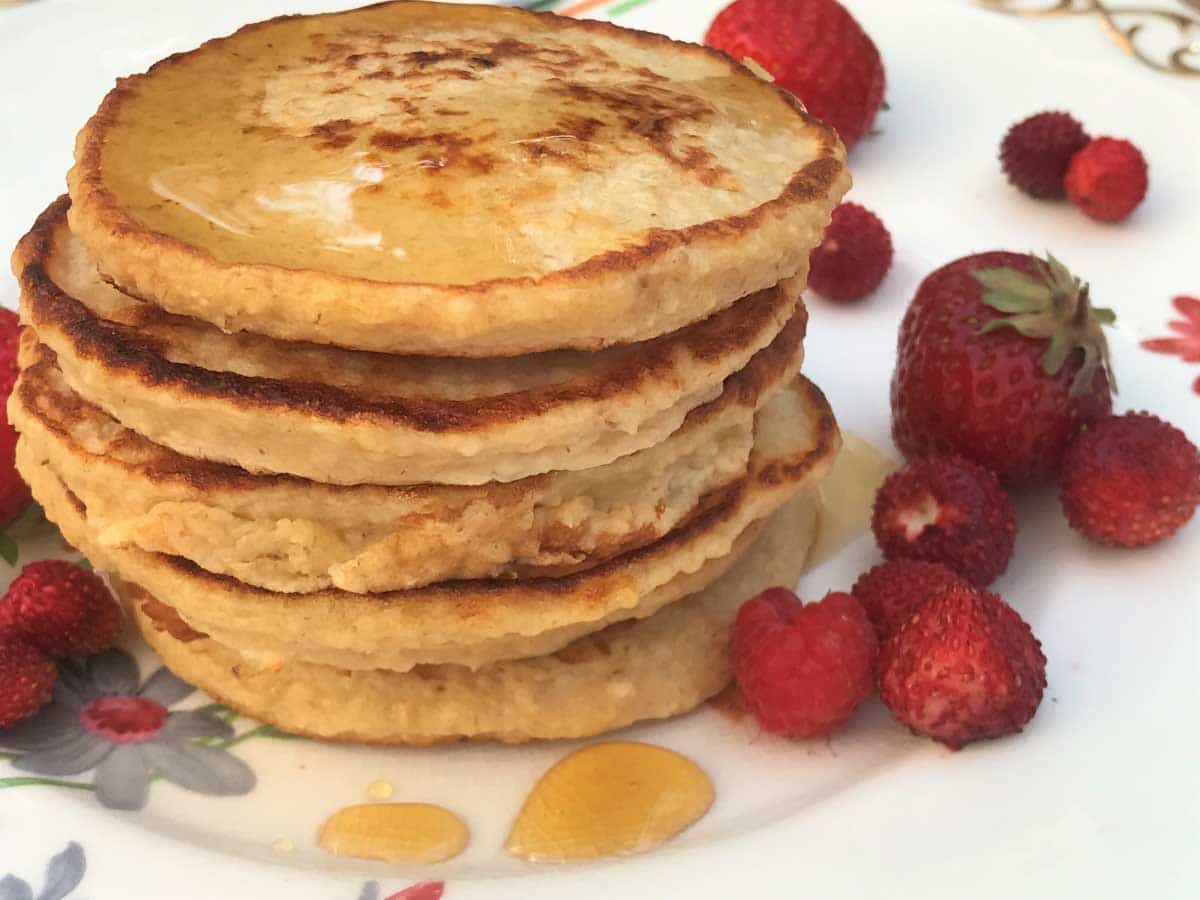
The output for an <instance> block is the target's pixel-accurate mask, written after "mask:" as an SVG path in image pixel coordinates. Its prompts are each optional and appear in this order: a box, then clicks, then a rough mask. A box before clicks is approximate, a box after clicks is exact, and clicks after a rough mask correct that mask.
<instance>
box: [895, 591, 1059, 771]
mask: <svg viewBox="0 0 1200 900" xmlns="http://www.w3.org/2000/svg"><path fill="white" fill-rule="evenodd" d="M878 678H879V696H880V698H881V699H882V700H883V702H884V703H885V704H887V707H888V708H889V709H890V710H891V711H892V714H893V715H894V716H895V717H896V718H897V719H899V720H900V721H901V722H903V723H904V724H905V725H907V726H908V727H909V728H911V729H913V730H914V731H917V732H920V733H921V734H927V735H929V736H930V737H932V738H934V739H935V740H938V741H941V742H942V743H944V744H947V745H949V746H950V747H953V748H954V749H956V750H957V749H958V748H959V747H962V746H963V745H964V744H968V743H970V742H971V741H977V740H982V739H984V738H995V737H1000V736H1002V735H1006V734H1012V733H1015V732H1018V731H1020V730H1021V729H1022V728H1023V727H1024V726H1025V724H1026V723H1027V722H1028V721H1029V720H1030V719H1032V718H1033V715H1034V713H1036V712H1037V708H1038V705H1039V704H1040V703H1041V701H1042V693H1043V691H1044V690H1045V688H1046V657H1045V656H1043V655H1042V647H1041V644H1039V643H1038V640H1037V638H1035V637H1034V636H1033V632H1032V631H1030V629H1029V626H1028V625H1027V624H1026V623H1025V621H1024V620H1023V619H1022V618H1021V617H1020V616H1019V615H1017V613H1016V611H1015V610H1013V608H1012V607H1010V606H1009V605H1008V604H1007V603H1005V602H1004V601H1003V600H1001V599H1000V598H999V597H997V596H996V595H995V594H991V593H988V592H987V591H976V590H973V589H972V588H969V587H955V588H950V589H948V590H946V591H944V592H943V593H941V594H939V595H937V596H936V597H934V598H933V599H931V600H930V601H929V602H928V603H926V604H925V605H924V606H922V607H921V608H920V609H919V610H917V612H916V613H914V614H913V615H912V617H911V618H910V619H909V620H908V621H907V622H905V623H904V624H903V625H902V626H901V627H900V629H899V630H898V631H897V632H896V633H895V634H893V635H892V636H891V637H889V638H888V639H887V640H885V641H884V642H883V645H882V647H881V648H880V653H879V666H878Z"/></svg>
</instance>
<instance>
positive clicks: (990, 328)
mask: <svg viewBox="0 0 1200 900" xmlns="http://www.w3.org/2000/svg"><path fill="white" fill-rule="evenodd" d="M1114 319H1115V316H1114V315H1113V312H1112V310H1109V309H1102V308H1095V307H1093V306H1092V305H1091V302H1090V300H1089V297H1088V286H1087V285H1086V284H1084V283H1083V282H1081V281H1080V280H1079V279H1077V278H1076V277H1075V276H1074V275H1072V274H1071V273H1070V272H1069V271H1067V269H1066V267H1065V266H1063V264H1062V263H1060V262H1059V261H1058V260H1056V259H1055V258H1054V257H1053V256H1051V257H1049V259H1047V260H1042V259H1039V258H1038V257H1035V256H1030V255H1027V254H1022V253H1007V252H1001V251H997V252H992V253H981V254H978V255H976V256H968V257H964V258H963V259H959V260H956V261H955V262H952V263H950V264H949V265H947V266H943V267H942V268H940V269H938V270H937V271H936V272H934V273H933V274H931V275H930V276H929V277H927V278H926V279H925V280H924V281H923V282H922V283H921V286H920V287H919V288H918V289H917V294H916V296H915V297H914V298H913V301H912V303H911V304H910V305H909V308H908V312H907V313H906V314H905V316H904V321H903V322H902V323H901V325H900V341H899V349H898V357H897V362H896V372H895V374H894V375H893V377H892V435H893V437H894V438H895V441H896V445H897V446H898V447H899V448H900V449H901V450H902V451H903V452H904V453H905V454H907V455H909V456H923V455H928V454H934V453H939V454H948V453H957V454H960V455H962V456H965V457H967V458H968V459H971V460H974V461H975V462H977V463H979V464H981V465H983V466H986V467H987V468H989V469H992V470H993V471H994V472H995V473H996V474H997V475H999V476H1000V478H1001V479H1002V480H1004V481H1007V482H1009V483H1017V482H1024V481H1032V480H1040V479H1044V478H1050V477H1053V476H1054V475H1055V474H1056V473H1057V472H1058V469H1059V466H1060V465H1061V463H1062V458H1063V454H1064V453H1065V452H1066V448H1067V445H1068V444H1069V443H1070V441H1071V439H1072V438H1073V437H1074V436H1075V434H1076V433H1077V432H1078V431H1079V429H1080V428H1082V427H1083V426H1084V425H1086V424H1088V423H1090V422H1094V421H1096V420H1097V419H1099V418H1101V417H1102V416H1105V415H1107V414H1108V413H1109V412H1110V411H1111V410H1112V391H1113V388H1114V379H1113V377H1112V370H1111V369H1110V367H1109V361H1108V342H1107V340H1106V338H1105V336H1104V330H1103V326H1104V325H1109V324H1111V323H1112V322H1113V320H1114Z"/></svg>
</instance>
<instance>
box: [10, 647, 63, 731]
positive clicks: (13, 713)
mask: <svg viewBox="0 0 1200 900" xmlns="http://www.w3.org/2000/svg"><path fill="white" fill-rule="evenodd" d="M56 678H58V667H57V666H55V665H54V661H53V660H51V659H50V657H48V656H46V654H45V653H43V652H42V651H41V650H39V649H38V648H37V647H35V646H33V645H32V644H30V643H28V642H27V641H24V640H22V639H21V638H20V637H18V636H16V635H14V634H11V633H7V632H3V631H0V728H8V727H9V726H10V725H15V724H16V723H17V722H20V721H21V720H22V719H27V718H29V717H30V716H32V715H33V714H34V713H35V712H37V711H38V710H39V709H41V708H42V707H43V706H45V705H46V704H47V703H48V702H50V694H51V691H53V689H54V681H55V679H56Z"/></svg>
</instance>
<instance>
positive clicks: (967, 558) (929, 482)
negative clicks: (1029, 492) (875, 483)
mask: <svg viewBox="0 0 1200 900" xmlns="http://www.w3.org/2000/svg"><path fill="white" fill-rule="evenodd" d="M871 530H872V531H874V532H875V540H876V541H877V542H878V544H879V549H880V550H882V551H883V555H884V557H886V558H887V559H922V560H925V561H926V562H936V563H941V564H942V565H944V566H946V567H947V568H949V569H951V570H952V571H954V572H957V573H958V574H959V575H961V576H962V577H963V578H965V579H967V581H970V582H971V583H972V584H974V585H977V586H978V587H985V586H987V585H989V584H991V583H992V582H993V581H995V580H996V578H997V577H999V575H1000V573H1001V572H1003V571H1004V569H1005V568H1006V567H1007V566H1008V561H1009V559H1011V558H1012V552H1013V543H1014V541H1015V540H1016V536H1017V520H1016V516H1015V514H1014V513H1013V507H1012V501H1011V500H1009V499H1008V495H1007V494H1006V493H1004V489H1003V488H1001V487H1000V482H999V481H998V480H997V478H996V476H995V474H993V473H992V472H989V471H988V470H987V469H985V468H983V466H977V465H975V464H974V463H972V462H968V461H967V460H965V459H962V458H961V457H955V456H934V457H928V458H925V459H915V460H913V461H912V462H910V463H909V464H908V465H906V466H905V467H904V468H902V469H899V470H898V471H896V472H893V473H892V474H891V475H889V476H888V478H887V480H886V481H884V483H883V484H882V485H881V486H880V488H879V491H878V493H877V494H876V495H875V509H874V511H873V513H872V516H871Z"/></svg>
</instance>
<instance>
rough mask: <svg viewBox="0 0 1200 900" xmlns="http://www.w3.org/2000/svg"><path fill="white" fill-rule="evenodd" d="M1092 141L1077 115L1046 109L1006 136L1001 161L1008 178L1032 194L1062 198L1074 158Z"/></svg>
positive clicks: (1002, 146)
mask: <svg viewBox="0 0 1200 900" xmlns="http://www.w3.org/2000/svg"><path fill="white" fill-rule="evenodd" d="M1089 140H1091V138H1089V137H1088V134H1087V132H1086V131H1084V130H1083V126H1082V125H1080V124H1079V122H1078V120H1077V119H1075V117H1074V116H1071V115H1069V114H1067V113H1065V112H1042V113H1038V114H1037V115H1035V116H1030V117H1029V118H1028V119H1025V120H1023V121H1021V122H1018V123H1017V124H1016V125H1014V126H1013V127H1012V128H1010V129H1009V130H1008V133H1007V134H1006V135H1004V141H1003V142H1002V143H1001V145H1000V164H1001V165H1002V166H1003V168H1004V174H1005V175H1007V176H1008V180H1009V181H1010V182H1011V183H1012V184H1013V185H1015V186H1016V187H1018V188H1020V189H1021V190H1022V191H1024V192H1025V193H1026V194H1029V196H1031V197H1062V196H1064V195H1065V193H1066V189H1065V188H1064V187H1063V178H1065V177H1066V174H1067V166H1069V165H1070V164H1071V157H1072V156H1074V155H1075V154H1076V153H1078V152H1079V151H1080V150H1082V149H1083V147H1084V146H1085V145H1086V144H1087V142H1088V141H1089Z"/></svg>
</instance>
